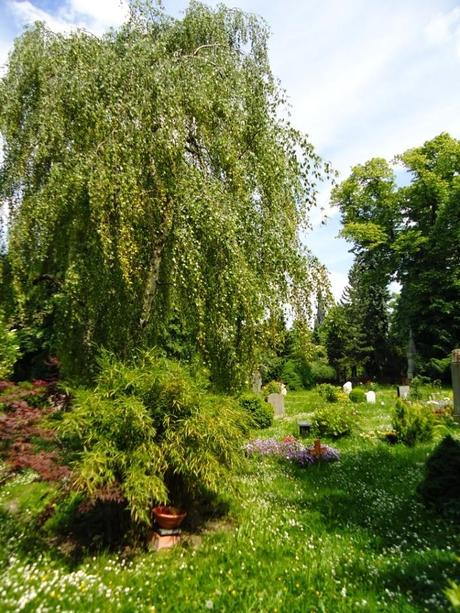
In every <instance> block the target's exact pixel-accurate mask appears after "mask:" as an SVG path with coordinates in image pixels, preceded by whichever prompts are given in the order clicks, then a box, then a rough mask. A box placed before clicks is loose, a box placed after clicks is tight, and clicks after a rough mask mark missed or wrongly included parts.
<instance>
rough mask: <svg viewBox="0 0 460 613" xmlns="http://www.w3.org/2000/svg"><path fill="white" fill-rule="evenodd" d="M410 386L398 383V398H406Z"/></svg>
mask: <svg viewBox="0 0 460 613" xmlns="http://www.w3.org/2000/svg"><path fill="white" fill-rule="evenodd" d="M409 392H410V387H409V386H408V385H398V398H401V400H407V398H408V397H409Z"/></svg>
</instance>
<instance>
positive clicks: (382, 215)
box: [333, 134, 460, 374]
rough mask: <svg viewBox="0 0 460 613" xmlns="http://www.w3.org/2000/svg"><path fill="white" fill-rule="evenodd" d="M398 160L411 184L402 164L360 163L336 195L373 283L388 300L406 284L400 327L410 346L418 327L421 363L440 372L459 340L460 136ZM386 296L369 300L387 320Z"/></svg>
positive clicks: (355, 248) (398, 313) (445, 136)
mask: <svg viewBox="0 0 460 613" xmlns="http://www.w3.org/2000/svg"><path fill="white" fill-rule="evenodd" d="M395 164H398V165H399V166H401V165H402V166H403V168H404V170H405V172H406V174H407V176H408V178H409V181H408V184H406V185H403V186H398V184H397V176H396V173H395V169H394V168H392V167H391V166H390V164H388V163H387V162H386V161H385V160H382V159H373V160H370V161H369V162H367V163H366V164H364V165H359V166H356V167H354V168H353V170H352V173H351V175H350V177H349V178H348V179H346V180H345V181H344V182H343V183H342V184H341V185H340V186H338V187H337V188H336V189H335V190H334V192H333V200H334V202H335V203H336V204H337V205H338V206H339V207H340V210H341V213H342V221H343V224H344V227H343V235H344V236H345V237H346V238H347V239H348V240H350V242H351V243H352V245H353V247H352V250H353V251H354V253H355V254H356V258H357V262H359V264H360V266H361V267H362V268H363V270H364V271H365V274H366V276H367V283H366V284H367V286H368V288H372V292H373V293H374V295H375V296H380V298H381V297H383V294H382V292H383V291H384V290H385V288H386V286H387V285H388V283H389V281H390V280H391V279H396V280H397V281H399V282H400V284H401V295H400V298H399V300H398V301H397V303H396V305H395V309H396V312H395V313H394V314H393V316H392V320H393V322H394V328H395V330H398V331H399V334H400V336H401V335H403V336H404V341H405V343H407V342H408V339H409V332H410V331H412V335H413V339H414V342H415V347H416V350H417V353H418V355H419V361H420V366H421V367H422V368H424V369H425V371H426V372H427V373H429V374H436V371H438V374H440V373H441V371H442V364H441V363H440V361H441V362H442V361H443V360H444V361H445V362H446V363H447V362H448V361H449V357H448V356H449V355H450V351H451V350H452V349H453V348H454V346H457V345H458V343H459V342H460V314H459V310H458V308H457V307H458V304H459V302H460V253H459V249H458V246H459V244H460V200H459V196H460V141H458V140H456V139H454V138H452V137H451V136H449V135H448V134H440V135H439V136H437V137H436V138H434V139H432V140H431V141H428V142H426V143H424V145H422V146H421V147H416V148H413V149H410V150H408V151H406V152H405V153H403V154H402V155H400V156H398V157H397V158H396V159H395ZM380 298H379V299H378V300H373V301H372V303H370V304H372V308H373V309H374V310H375V309H376V306H377V305H379V304H380V305H381V308H380V310H381V318H380V319H382V321H383V320H384V319H385V318H386V315H385V301H383V302H382V300H381V299H380ZM374 319H375V318H374ZM364 321H365V320H364V319H363V322H364ZM366 328H367V329H370V328H369V326H368V325H366ZM381 332H382V330H380V337H381ZM374 336H375V335H374ZM381 338H382V337H381ZM446 356H447V357H446Z"/></svg>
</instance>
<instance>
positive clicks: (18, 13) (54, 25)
mask: <svg viewBox="0 0 460 613" xmlns="http://www.w3.org/2000/svg"><path fill="white" fill-rule="evenodd" d="M8 6H9V8H10V9H11V11H12V13H13V15H14V16H15V18H16V20H17V21H18V22H19V24H20V25H26V24H29V23H33V22H34V21H43V22H44V23H46V25H47V26H48V27H49V28H50V29H51V30H53V31H54V32H69V31H71V30H74V29H76V28H84V29H86V30H88V31H89V32H92V33H93V34H97V35H100V34H103V33H104V32H105V31H106V30H107V29H109V28H111V27H116V26H119V25H121V24H122V23H123V22H124V21H125V20H126V18H127V17H128V14H129V11H128V5H127V3H126V2H125V1H124V0H93V1H90V0H66V1H65V2H63V3H62V6H61V7H60V8H59V10H58V11H57V12H56V13H55V14H52V13H50V12H47V11H44V10H42V9H40V8H38V7H37V6H35V5H34V4H33V3H32V2H30V1H29V0H9V2H8Z"/></svg>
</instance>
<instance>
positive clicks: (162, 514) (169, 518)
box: [152, 506, 187, 530]
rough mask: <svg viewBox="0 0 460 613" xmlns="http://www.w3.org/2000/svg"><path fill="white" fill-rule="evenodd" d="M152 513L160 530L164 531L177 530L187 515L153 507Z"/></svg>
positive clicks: (171, 508) (177, 511) (174, 509)
mask: <svg viewBox="0 0 460 613" xmlns="http://www.w3.org/2000/svg"><path fill="white" fill-rule="evenodd" d="M152 513H153V516H154V518H155V520H156V521H157V523H158V525H159V526H160V528H164V529H165V530H172V529H173V528H178V527H179V526H180V525H181V523H182V522H183V521H184V519H185V516H186V515H187V513H186V511H181V510H180V509H176V508H175V507H164V506H159V507H154V508H153V510H152Z"/></svg>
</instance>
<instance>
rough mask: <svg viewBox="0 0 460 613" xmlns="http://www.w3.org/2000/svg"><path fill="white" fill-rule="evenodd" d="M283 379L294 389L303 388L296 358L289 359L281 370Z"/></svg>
mask: <svg viewBox="0 0 460 613" xmlns="http://www.w3.org/2000/svg"><path fill="white" fill-rule="evenodd" d="M281 379H282V381H283V383H285V384H286V385H287V387H288V388H289V389H290V390H292V391H295V390H300V389H302V387H303V383H302V377H301V375H300V373H299V366H298V364H297V362H296V360H287V362H286V363H285V364H284V366H283V370H282V372H281Z"/></svg>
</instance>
